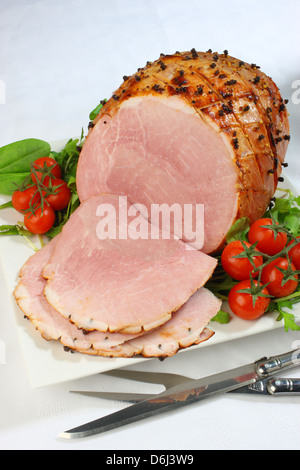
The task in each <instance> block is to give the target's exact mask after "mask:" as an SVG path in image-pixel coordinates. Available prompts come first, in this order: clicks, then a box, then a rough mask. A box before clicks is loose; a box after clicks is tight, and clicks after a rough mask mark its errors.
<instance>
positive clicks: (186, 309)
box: [128, 287, 222, 357]
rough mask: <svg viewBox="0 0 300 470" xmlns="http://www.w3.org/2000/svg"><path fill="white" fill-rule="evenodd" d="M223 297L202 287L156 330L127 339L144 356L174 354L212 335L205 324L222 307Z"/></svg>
mask: <svg viewBox="0 0 300 470" xmlns="http://www.w3.org/2000/svg"><path fill="white" fill-rule="evenodd" d="M221 304H222V302H221V300H220V299H218V298H216V297H215V296H214V295H213V294H212V292H210V291H209V290H208V289H206V288H204V287H202V288H201V289H199V290H198V291H197V292H195V294H193V295H192V297H190V299H189V300H188V301H187V303H186V304H184V305H183V306H182V307H181V308H180V309H179V310H178V312H176V313H175V314H174V316H173V318H172V319H171V320H169V321H168V322H167V323H165V324H164V325H162V326H161V327H160V328H158V329H157V330H155V331H153V332H151V333H148V334H145V335H143V336H140V337H137V338H134V339H131V340H130V341H129V342H128V343H129V344H130V345H131V346H133V347H135V348H136V349H137V351H138V352H139V354H142V355H143V356H145V357H160V356H172V355H173V354H175V353H176V352H177V351H178V350H179V349H181V348H187V347H188V346H191V345H192V344H199V343H201V342H203V341H206V340H207V339H209V338H211V336H213V334H214V332H213V331H211V330H210V329H208V328H206V326H207V324H208V323H209V322H210V320H211V319H212V318H213V317H214V316H215V315H216V314H217V313H218V311H219V310H220V308H221Z"/></svg>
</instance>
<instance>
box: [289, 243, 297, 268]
mask: <svg viewBox="0 0 300 470" xmlns="http://www.w3.org/2000/svg"><path fill="white" fill-rule="evenodd" d="M297 238H298V239H299V243H298V244H297V245H295V246H294V247H293V248H291V249H290V250H289V252H288V256H289V258H290V260H291V261H292V263H293V265H294V266H295V267H296V269H300V237H297ZM292 243H294V241H293V240H292V241H291V242H290V243H289V244H288V246H290V245H291V244H292Z"/></svg>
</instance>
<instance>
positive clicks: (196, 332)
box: [14, 236, 221, 357]
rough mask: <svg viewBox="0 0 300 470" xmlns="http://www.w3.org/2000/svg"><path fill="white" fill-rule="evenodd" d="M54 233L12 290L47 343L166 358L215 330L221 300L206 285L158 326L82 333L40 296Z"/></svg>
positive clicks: (115, 354) (93, 352) (86, 350)
mask: <svg viewBox="0 0 300 470" xmlns="http://www.w3.org/2000/svg"><path fill="white" fill-rule="evenodd" d="M58 239H59V236H58V237H56V238H55V239H53V240H52V241H51V242H49V243H48V244H47V245H46V246H45V247H44V248H42V249H41V250H39V251H38V252H37V253H35V254H34V255H33V256H31V257H30V258H29V260H28V261H27V262H26V263H25V265H24V266H23V267H22V269H21V271H20V280H19V283H18V285H17V287H16V289H15V291H14V296H15V298H16V300H17V303H18V305H19V307H20V308H21V310H22V311H23V313H24V314H25V315H26V317H27V318H29V319H30V320H31V322H32V323H33V324H34V326H35V328H36V329H37V330H38V331H39V332H40V333H41V336H42V337H43V338H44V339H46V340H47V341H51V340H57V341H60V342H61V343H62V344H63V345H64V346H65V347H66V348H68V349H71V350H73V351H77V352H80V353H85V354H89V355H99V356H109V357H132V356H134V355H142V356H144V357H162V356H163V357H165V356H171V355H173V354H175V353H176V352H177V351H178V349H180V348H186V347H188V346H190V345H192V344H199V343H200V342H202V341H205V340H207V339H209V338H210V337H211V336H212V335H213V334H214V333H213V332H212V331H211V330H210V329H208V328H206V325H207V324H208V323H209V321H210V320H211V318H212V317H213V316H214V315H216V313H217V312H218V310H219V308H220V304H221V301H220V300H219V299H217V298H216V297H215V296H214V295H213V294H212V293H211V292H209V291H208V290H207V289H205V288H201V289H199V290H198V291H197V292H196V293H195V294H193V296H192V297H191V298H190V299H189V300H188V302H187V303H186V304H185V305H184V306H182V307H181V308H180V309H179V310H178V311H177V312H176V314H175V315H174V317H173V318H172V319H171V320H170V321H169V322H167V323H166V324H165V325H163V326H162V327H160V328H158V329H157V330H155V331H153V332H151V333H148V334H144V335H141V337H140V339H138V335H133V334H132V335H130V334H121V333H109V332H106V333H102V332H99V331H91V332H85V331H84V330H80V329H78V328H77V327H76V325H74V324H73V323H71V322H70V321H69V320H68V319H66V318H64V317H63V316H61V315H60V314H59V313H58V312H57V311H56V310H55V309H54V308H53V307H52V306H51V305H49V304H48V302H47V300H46V299H45V296H44V288H45V285H46V280H45V279H44V278H43V277H42V269H43V267H44V265H45V264H46V263H47V262H48V261H49V259H50V257H51V255H52V253H53V251H54V248H55V246H56V244H57V241H58Z"/></svg>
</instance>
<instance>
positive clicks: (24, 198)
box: [11, 186, 40, 212]
mask: <svg viewBox="0 0 300 470" xmlns="http://www.w3.org/2000/svg"><path fill="white" fill-rule="evenodd" d="M36 191H37V186H30V187H29V188H27V189H25V190H24V191H20V190H17V191H14V193H13V195H12V198H11V202H12V205H13V207H14V208H15V209H16V210H17V211H18V212H24V211H26V210H27V209H29V207H30V201H31V204H32V206H34V205H35V204H37V203H38V202H39V201H40V195H39V193H36ZM35 193H36V194H35Z"/></svg>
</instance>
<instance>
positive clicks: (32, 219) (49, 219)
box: [24, 204, 55, 234]
mask: <svg viewBox="0 0 300 470" xmlns="http://www.w3.org/2000/svg"><path fill="white" fill-rule="evenodd" d="M54 222H55V212H54V210H53V209H52V207H50V206H47V204H45V205H44V210H43V213H42V208H41V207H39V208H38V209H36V211H35V213H34V214H32V213H28V214H25V216H24V224H25V227H26V228H27V230H29V232H31V233H37V234H43V233H46V232H48V230H50V228H51V227H52V226H53V224H54Z"/></svg>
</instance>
